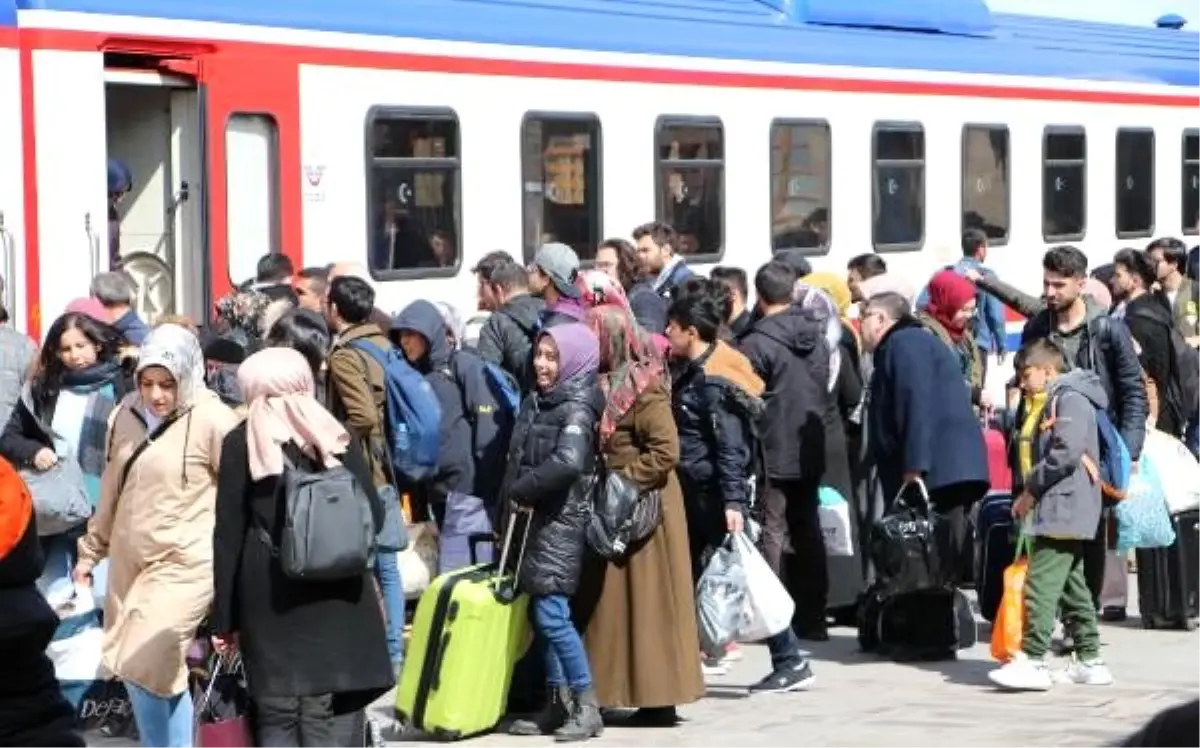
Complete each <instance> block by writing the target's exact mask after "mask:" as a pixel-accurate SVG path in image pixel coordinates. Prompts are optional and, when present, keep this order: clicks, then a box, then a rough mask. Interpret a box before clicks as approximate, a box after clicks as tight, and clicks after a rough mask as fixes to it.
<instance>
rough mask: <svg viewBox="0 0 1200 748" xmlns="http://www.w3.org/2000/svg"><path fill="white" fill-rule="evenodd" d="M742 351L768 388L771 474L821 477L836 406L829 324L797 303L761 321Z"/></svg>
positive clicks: (765, 430)
mask: <svg viewBox="0 0 1200 748" xmlns="http://www.w3.org/2000/svg"><path fill="white" fill-rule="evenodd" d="M738 347H739V349H740V350H741V351H742V353H744V354H745V355H746V358H748V359H749V360H750V364H751V365H752V366H753V367H754V371H755V373H756V374H758V376H759V377H761V378H762V381H763V382H764V383H765V386H766V390H765V391H764V393H763V400H764V401H765V404H766V410H765V411H764V412H763V415H762V418H761V419H760V420H759V434H760V438H761V439H762V442H763V445H762V446H763V450H764V451H765V453H766V462H767V475H768V476H769V477H771V478H775V479H777V480H799V479H801V478H810V479H814V480H815V479H819V478H820V477H821V473H822V472H823V469H824V464H825V426H824V416H825V413H826V411H827V410H829V409H830V407H831V405H832V395H831V394H830V393H829V391H828V390H827V388H826V384H827V382H828V379H829V351H828V349H827V348H826V346H825V322H824V320H819V319H816V318H815V317H814V316H813V315H812V314H810V313H808V312H806V311H805V310H804V309H801V308H800V307H799V306H796V305H793V306H790V307H788V308H787V309H785V310H783V311H781V312H778V313H776V314H772V315H770V316H768V317H761V318H759V319H757V320H755V321H754V323H753V324H752V325H751V326H750V328H749V329H748V330H746V331H745V332H743V333H742V335H741V338H740V339H739V345H738Z"/></svg>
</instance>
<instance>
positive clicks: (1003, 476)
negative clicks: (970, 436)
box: [983, 419, 1012, 493]
mask: <svg viewBox="0 0 1200 748" xmlns="http://www.w3.org/2000/svg"><path fill="white" fill-rule="evenodd" d="M983 444H984V446H985V447H986V448H987V463H988V482H989V483H991V484H992V488H991V490H992V491H994V492H996V493H1000V492H1001V491H1003V492H1009V491H1012V468H1011V467H1010V466H1009V463H1008V444H1007V443H1006V442H1005V441H1004V434H1002V433H1001V432H1000V430H999V429H997V428H994V427H993V426H991V425H989V424H988V421H987V420H986V419H985V420H984V422H983Z"/></svg>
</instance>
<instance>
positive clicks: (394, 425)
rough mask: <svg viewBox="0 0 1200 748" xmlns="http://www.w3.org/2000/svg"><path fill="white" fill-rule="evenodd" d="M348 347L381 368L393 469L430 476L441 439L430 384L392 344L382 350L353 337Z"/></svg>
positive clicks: (415, 476) (409, 476) (438, 410)
mask: <svg viewBox="0 0 1200 748" xmlns="http://www.w3.org/2000/svg"><path fill="white" fill-rule="evenodd" d="M350 347H351V348H353V349H355V350H357V351H361V352H362V353H365V354H366V355H368V356H370V357H371V358H373V359H375V362H376V363H378V364H379V365H380V366H381V367H382V368H383V387H384V392H385V393H386V397H387V401H386V402H387V405H386V411H387V429H386V430H387V440H388V447H389V449H390V451H391V459H392V470H393V471H394V472H395V473H396V474H397V475H402V476H404V477H405V478H407V479H408V480H411V481H422V480H426V479H427V478H430V477H432V476H433V474H434V473H435V472H436V471H437V467H438V449H439V447H440V446H441V440H442V406H441V404H440V403H438V399H437V395H436V394H434V392H433V388H432V387H430V386H429V382H427V381H425V376H424V375H423V374H421V372H419V371H417V370H416V369H414V368H413V367H412V366H411V365H409V363H408V362H407V361H405V360H404V356H403V355H402V354H401V353H400V352H399V351H397V350H396V349H395V348H389V349H388V350H387V351H384V350H383V349H381V348H380V347H379V346H377V345H375V344H374V343H368V342H367V341H365V340H355V341H352V342H351V343H350Z"/></svg>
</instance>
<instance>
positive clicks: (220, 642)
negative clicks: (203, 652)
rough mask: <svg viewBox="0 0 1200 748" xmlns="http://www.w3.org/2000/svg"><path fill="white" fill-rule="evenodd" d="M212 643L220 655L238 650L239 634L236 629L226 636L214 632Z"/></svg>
mask: <svg viewBox="0 0 1200 748" xmlns="http://www.w3.org/2000/svg"><path fill="white" fill-rule="evenodd" d="M212 645H213V649H215V650H216V651H217V654H219V655H223V654H232V653H234V652H237V651H238V634H237V632H236V631H232V632H230V633H228V634H226V635H224V636H217V635H216V634H213V638H212Z"/></svg>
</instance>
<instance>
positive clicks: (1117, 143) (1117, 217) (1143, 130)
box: [1085, 126, 1158, 239]
mask: <svg viewBox="0 0 1200 748" xmlns="http://www.w3.org/2000/svg"><path fill="white" fill-rule="evenodd" d="M1122 133H1126V134H1132V135H1145V134H1147V133H1149V135H1150V226H1149V227H1148V228H1145V229H1140V230H1138V231H1121V211H1120V206H1121V182H1119V181H1117V180H1119V179H1120V177H1121V175H1120V173H1119V169H1120V166H1121V135H1122ZM1085 153H1086V151H1085ZM1157 160H1158V138H1157V137H1156V135H1155V133H1154V128H1153V127H1145V126H1141V127H1118V128H1117V132H1116V134H1115V135H1114V136H1113V163H1114V165H1115V166H1116V168H1115V169H1114V174H1113V178H1114V184H1113V187H1114V188H1115V189H1114V190H1113V230H1114V232H1115V233H1116V237H1117V238H1118V239H1146V238H1149V237H1152V236H1154V230H1155V228H1156V227H1157V225H1158V194H1157V193H1158V191H1157V189H1155V187H1156V185H1155V180H1156V179H1157V178H1158V169H1157V168H1156V165H1155V162H1156V161H1157Z"/></svg>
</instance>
